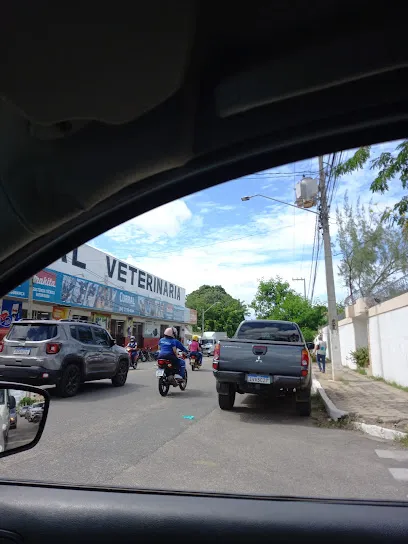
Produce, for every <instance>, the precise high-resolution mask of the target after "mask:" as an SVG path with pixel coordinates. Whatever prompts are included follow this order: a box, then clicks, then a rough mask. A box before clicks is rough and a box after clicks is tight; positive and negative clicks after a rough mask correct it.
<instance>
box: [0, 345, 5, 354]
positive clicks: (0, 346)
mask: <svg viewBox="0 0 408 544" xmlns="http://www.w3.org/2000/svg"><path fill="white" fill-rule="evenodd" d="M3 349H4V342H0V353H1V352H2V351H3Z"/></svg>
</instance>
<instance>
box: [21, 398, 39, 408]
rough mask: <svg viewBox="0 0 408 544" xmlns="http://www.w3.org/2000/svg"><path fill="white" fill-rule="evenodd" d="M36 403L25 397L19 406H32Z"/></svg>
mask: <svg viewBox="0 0 408 544" xmlns="http://www.w3.org/2000/svg"><path fill="white" fill-rule="evenodd" d="M35 402H36V401H35V400H34V399H32V398H31V397H23V398H21V399H20V402H19V403H18V405H19V406H30V405H31V404H34V403H35Z"/></svg>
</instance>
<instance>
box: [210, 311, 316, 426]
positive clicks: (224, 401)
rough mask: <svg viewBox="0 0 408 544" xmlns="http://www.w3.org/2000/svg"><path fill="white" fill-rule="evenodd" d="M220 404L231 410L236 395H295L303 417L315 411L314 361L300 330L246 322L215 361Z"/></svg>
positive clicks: (276, 323) (224, 342)
mask: <svg viewBox="0 0 408 544" xmlns="http://www.w3.org/2000/svg"><path fill="white" fill-rule="evenodd" d="M213 369H214V376H215V379H216V381H217V392H218V402H219V406H220V408H221V409H222V410H231V409H232V408H233V406H234V402H235V395H236V393H241V394H243V393H255V394H263V393H268V394H269V393H274V392H277V391H279V392H280V391H282V390H284V391H287V392H292V391H295V394H296V405H297V408H298V411H299V413H300V415H302V416H309V415H310V411H311V385H312V376H311V358H310V353H309V350H308V349H307V346H306V343H305V341H304V339H303V336H302V333H301V331H300V328H299V326H298V325H297V324H296V323H292V322H288V321H270V320H253V321H243V322H242V323H241V324H240V325H239V327H238V329H237V331H236V333H235V335H234V337H233V338H231V339H230V340H221V341H220V348H219V351H218V355H215V356H214V360H213Z"/></svg>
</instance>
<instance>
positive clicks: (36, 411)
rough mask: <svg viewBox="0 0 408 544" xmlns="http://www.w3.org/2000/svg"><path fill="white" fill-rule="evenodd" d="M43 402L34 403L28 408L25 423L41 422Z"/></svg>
mask: <svg viewBox="0 0 408 544" xmlns="http://www.w3.org/2000/svg"><path fill="white" fill-rule="evenodd" d="M44 404H45V403H44V402H36V403H35V404H32V405H31V406H30V409H29V410H28V411H27V414H28V416H27V421H29V422H30V423H37V422H38V421H40V420H41V418H42V415H43V413H44Z"/></svg>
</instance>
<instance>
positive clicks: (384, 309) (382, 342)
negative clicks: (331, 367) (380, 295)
mask: <svg viewBox="0 0 408 544" xmlns="http://www.w3.org/2000/svg"><path fill="white" fill-rule="evenodd" d="M347 315H348V316H349V317H347V318H346V319H343V320H341V321H339V335H340V349H341V362H342V364H343V365H344V366H348V367H349V368H353V369H355V368H356V367H355V365H354V363H353V362H352V361H351V358H350V352H351V351H354V350H356V349H357V348H359V347H365V346H368V347H369V350H370V369H369V372H371V373H372V375H373V376H378V377H381V378H384V379H385V380H387V381H393V382H396V383H398V384H399V385H403V386H408V293H405V294H403V295H401V296H399V297H395V298H393V299H391V300H387V301H386V302H383V303H382V304H378V305H377V306H374V307H373V308H370V309H365V310H364V308H363V303H362V302H361V301H360V304H356V305H355V307H354V308H353V307H350V308H349V309H348V312H347Z"/></svg>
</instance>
